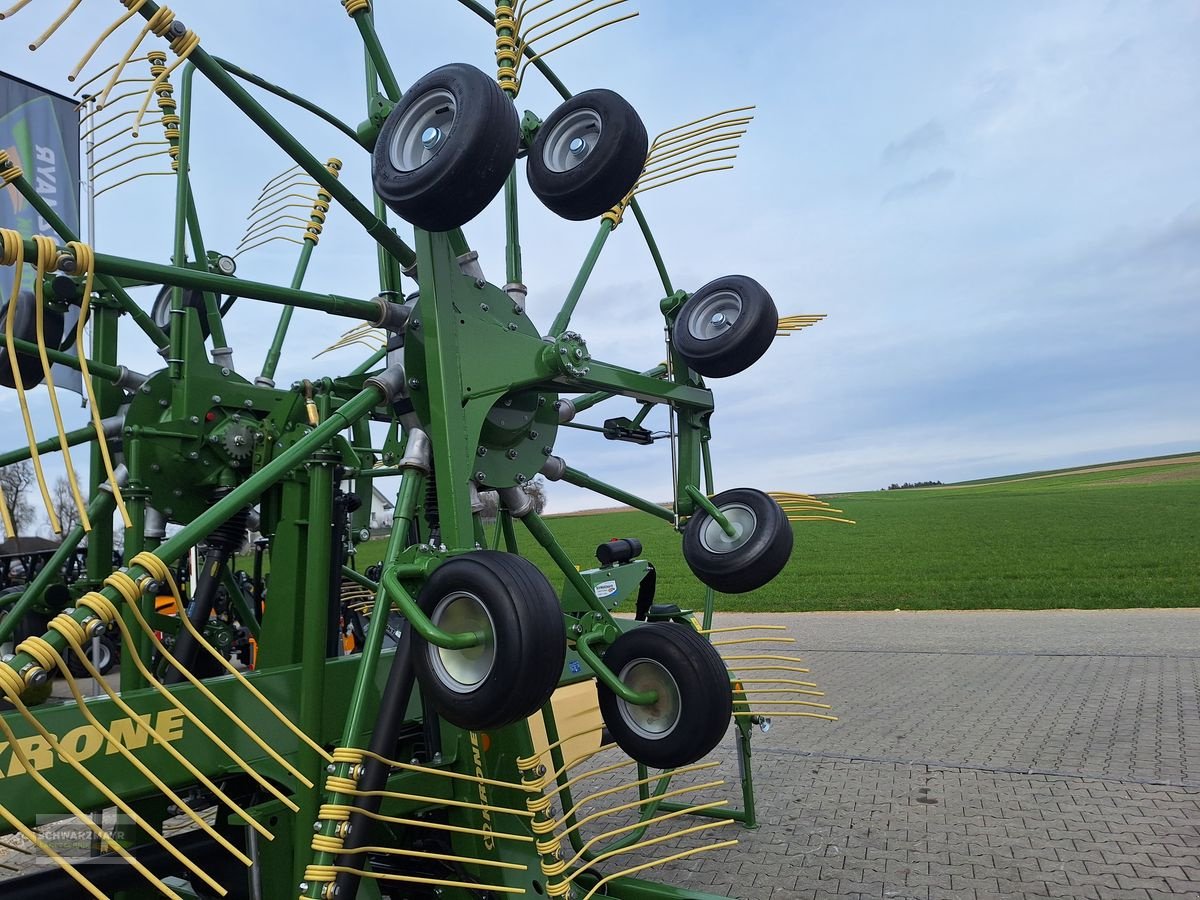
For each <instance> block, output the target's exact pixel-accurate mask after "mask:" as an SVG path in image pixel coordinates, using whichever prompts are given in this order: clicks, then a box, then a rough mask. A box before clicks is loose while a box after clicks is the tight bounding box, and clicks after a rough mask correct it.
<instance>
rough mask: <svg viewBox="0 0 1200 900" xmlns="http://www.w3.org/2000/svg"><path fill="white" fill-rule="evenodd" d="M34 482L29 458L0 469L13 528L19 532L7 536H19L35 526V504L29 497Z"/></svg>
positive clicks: (1, 484) (0, 482) (1, 486)
mask: <svg viewBox="0 0 1200 900" xmlns="http://www.w3.org/2000/svg"><path fill="white" fill-rule="evenodd" d="M34 483H35V479H34V476H33V465H32V464H31V463H30V462H29V460H25V461H24V462H19V463H13V464H12V465H11V466H5V467H4V468H2V469H0V488H3V489H4V500H5V502H6V503H8V511H9V514H10V515H11V516H12V521H13V528H15V529H16V532H17V533H16V534H10V535H6V536H7V537H18V536H20V535H22V534H25V533H27V532H28V531H29V529H30V528H32V527H33V522H34V518H33V504H31V503H30V502H29V497H30V495H31V494H32V493H33V489H34Z"/></svg>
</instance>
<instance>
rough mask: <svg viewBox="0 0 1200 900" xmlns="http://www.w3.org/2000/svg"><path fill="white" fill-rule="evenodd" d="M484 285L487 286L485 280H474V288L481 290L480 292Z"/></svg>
mask: <svg viewBox="0 0 1200 900" xmlns="http://www.w3.org/2000/svg"><path fill="white" fill-rule="evenodd" d="M485 284H487V280H486V279H483V278H476V279H475V287H477V288H479V289H481V290H482V289H483V286H484V285H485Z"/></svg>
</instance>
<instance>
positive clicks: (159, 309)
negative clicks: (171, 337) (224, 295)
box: [150, 284, 220, 340]
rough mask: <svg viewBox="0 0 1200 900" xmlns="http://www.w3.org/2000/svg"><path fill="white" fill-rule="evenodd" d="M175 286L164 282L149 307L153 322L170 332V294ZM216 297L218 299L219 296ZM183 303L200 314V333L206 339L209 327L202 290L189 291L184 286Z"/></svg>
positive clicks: (185, 306) (186, 307)
mask: <svg viewBox="0 0 1200 900" xmlns="http://www.w3.org/2000/svg"><path fill="white" fill-rule="evenodd" d="M174 290H175V288H173V287H171V285H169V284H164V285H163V286H162V288H160V289H159V292H158V293H157V294H156V295H155V297H154V305H153V306H152V307H150V318H152V319H153V320H154V323H155V324H156V325H157V326H158V327H159V328H161V329H162V330H163V331H165V332H166V333H167V334H170V333H171V318H172V317H171V295H172V293H173V292H174ZM217 299H220V298H219V297H218V298H217ZM183 305H184V308H185V309H194V310H196V313H197V314H198V315H199V316H200V333H201V334H202V335H204V339H205V340H208V335H209V332H210V331H211V329H210V328H209V326H208V310H207V309H205V307H204V292H203V291H189V290H187V289H186V288H185V289H184V291H183Z"/></svg>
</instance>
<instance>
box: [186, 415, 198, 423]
mask: <svg viewBox="0 0 1200 900" xmlns="http://www.w3.org/2000/svg"><path fill="white" fill-rule="evenodd" d="M188 421H189V422H191V423H192V424H193V425H199V424H200V417H199V416H189V417H188Z"/></svg>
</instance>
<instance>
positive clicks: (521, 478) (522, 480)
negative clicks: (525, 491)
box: [517, 475, 529, 484]
mask: <svg viewBox="0 0 1200 900" xmlns="http://www.w3.org/2000/svg"><path fill="white" fill-rule="evenodd" d="M528 480H529V478H528V477H526V476H525V475H517V484H524V483H525V482H527V481H528Z"/></svg>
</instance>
